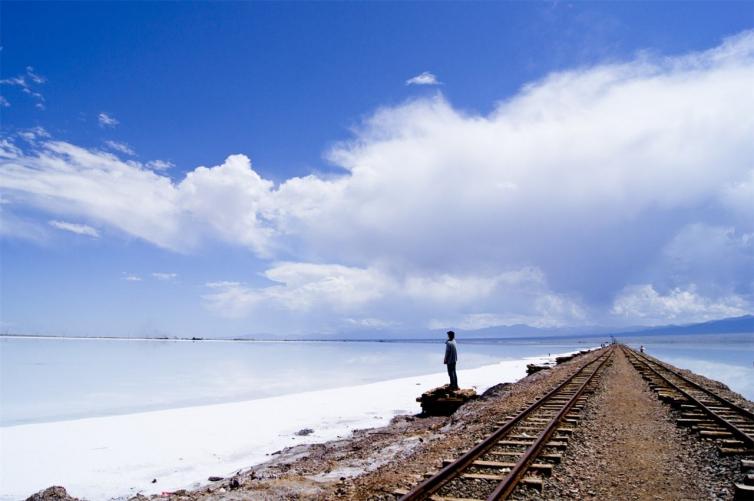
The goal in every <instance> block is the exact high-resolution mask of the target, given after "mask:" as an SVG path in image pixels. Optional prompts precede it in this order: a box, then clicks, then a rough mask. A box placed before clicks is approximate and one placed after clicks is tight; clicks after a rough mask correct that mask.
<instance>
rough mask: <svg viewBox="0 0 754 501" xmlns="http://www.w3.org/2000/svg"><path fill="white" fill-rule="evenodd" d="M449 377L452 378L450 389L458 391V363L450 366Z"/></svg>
mask: <svg viewBox="0 0 754 501" xmlns="http://www.w3.org/2000/svg"><path fill="white" fill-rule="evenodd" d="M448 376H450V387H451V388H455V389H458V376H456V363H455V362H453V363H449V364H448Z"/></svg>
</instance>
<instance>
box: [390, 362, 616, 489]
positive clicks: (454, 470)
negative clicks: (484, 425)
mask: <svg viewBox="0 0 754 501" xmlns="http://www.w3.org/2000/svg"><path fill="white" fill-rule="evenodd" d="M607 353H612V351H608V352H607ZM600 357H605V359H607V355H605V354H602V355H600ZM600 357H598V358H596V359H595V360H592V361H591V362H587V363H585V364H584V365H583V366H581V367H580V368H579V369H578V370H577V371H576V372H574V373H573V374H572V375H571V376H569V377H568V378H566V379H565V380H564V381H563V382H562V383H560V384H559V385H557V386H556V387H555V388H553V389H552V390H550V391H549V392H548V393H547V394H545V395H544V396H543V397H541V398H540V399H538V400H537V401H536V402H534V403H533V404H531V405H530V406H529V407H527V408H526V409H524V410H523V411H521V412H519V413H518V414H517V415H516V416H514V417H513V418H512V419H510V420H509V421H507V422H506V423H505V424H504V425H503V426H501V427H500V428H498V429H497V430H495V432H493V433H492V434H491V435H490V436H488V437H487V438H485V439H484V440H482V441H481V442H480V443H478V444H477V445H475V446H474V447H473V448H472V449H470V450H469V451H467V452H466V453H465V454H463V455H462V456H461V457H460V458H458V459H457V460H455V461H454V462H452V463H450V464H448V465H447V466H445V467H444V468H442V469H441V470H440V471H439V472H437V473H436V474H435V475H433V476H432V477H430V478H428V479H427V480H425V481H424V482H422V483H421V484H419V485H417V486H416V487H414V489H412V490H411V491H410V492H408V493H407V494H405V495H403V496H402V497H401V498H400V501H416V500H420V499H426V498H428V497H429V496H431V495H433V494H434V493H435V492H437V491H438V490H440V489H441V488H442V487H443V486H444V485H445V484H447V483H448V482H450V481H451V480H453V479H454V478H456V477H457V475H458V473H459V472H461V471H463V470H465V469H467V468H468V467H469V466H471V465H472V463H473V462H474V461H476V459H477V458H479V457H481V456H483V455H484V454H485V453H486V452H487V451H489V450H490V449H492V448H493V447H494V446H495V444H496V443H497V442H499V441H500V439H501V438H502V437H504V436H505V435H506V434H507V433H508V432H509V431H511V429H513V428H514V427H515V426H516V425H518V424H519V423H520V422H521V421H522V420H524V419H525V418H527V417H528V416H529V415H530V414H532V413H533V412H534V411H535V410H537V409H538V408H539V407H541V406H542V405H543V404H544V403H546V402H547V401H548V400H549V399H550V398H551V397H552V396H553V395H555V394H556V393H557V392H559V391H561V390H562V389H563V388H564V387H565V386H567V385H568V384H570V383H571V382H572V381H573V380H574V379H575V378H576V377H578V376H579V375H580V374H581V373H582V372H583V371H584V370H585V369H586V368H587V367H589V366H591V365H592V364H595V363H596V362H597V361H598V360H599V359H600ZM595 372H596V370H595Z"/></svg>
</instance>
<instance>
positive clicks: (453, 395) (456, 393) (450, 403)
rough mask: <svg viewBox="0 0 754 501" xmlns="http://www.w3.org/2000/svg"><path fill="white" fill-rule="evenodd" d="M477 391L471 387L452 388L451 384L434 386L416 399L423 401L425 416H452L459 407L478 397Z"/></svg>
mask: <svg viewBox="0 0 754 501" xmlns="http://www.w3.org/2000/svg"><path fill="white" fill-rule="evenodd" d="M476 396H477V395H476V392H475V391H474V390H471V389H461V390H451V389H450V385H447V384H446V385H444V386H440V387H438V388H433V389H431V390H429V391H425V392H424V393H422V396H421V397H419V398H417V399H416V401H417V402H419V403H421V406H422V414H424V415H425V416H450V415H451V414H453V413H454V412H455V411H456V410H458V408H459V407H461V406H462V405H463V404H465V403H466V402H468V401H469V400H471V399H473V398H476Z"/></svg>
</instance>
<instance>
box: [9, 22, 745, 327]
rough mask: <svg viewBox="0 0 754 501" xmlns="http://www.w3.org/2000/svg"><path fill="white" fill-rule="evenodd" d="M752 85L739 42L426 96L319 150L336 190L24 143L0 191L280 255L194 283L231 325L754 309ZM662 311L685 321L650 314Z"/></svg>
mask: <svg viewBox="0 0 754 501" xmlns="http://www.w3.org/2000/svg"><path fill="white" fill-rule="evenodd" d="M752 87H754V32H745V33H742V34H741V35H739V36H737V37H733V38H731V39H728V40H726V41H725V42H724V43H722V44H721V45H720V46H719V47H716V48H713V49H710V50H707V51H703V52H697V53H693V54H687V55H684V56H680V57H671V58H663V57H654V56H646V55H643V56H640V57H638V58H636V59H635V60H631V61H627V62H623V63H611V64H603V65H597V66H594V67H589V68H579V69H576V70H571V71H564V72H559V73H555V74H551V75H549V76H547V77H546V78H544V79H542V80H539V81H536V82H532V83H530V84H528V85H526V86H525V87H524V88H522V89H521V91H520V92H518V93H517V94H515V95H513V96H511V97H509V98H508V99H507V100H505V101H502V102H500V103H498V105H497V106H496V107H495V109H494V110H493V111H492V112H491V113H489V114H484V115H480V114H474V113H469V112H465V111H461V110H458V109H456V108H455V107H454V106H453V105H452V104H451V103H449V102H448V101H447V100H446V99H445V98H444V97H442V95H437V96H435V97H432V98H425V99H418V100H414V101H410V102H407V103H404V104H401V105H398V106H393V107H386V108H381V109H379V110H377V111H376V112H375V113H374V114H373V115H371V116H370V117H369V118H368V119H366V120H365V121H364V123H363V124H362V125H361V126H360V127H359V128H357V129H356V130H355V132H354V136H353V137H352V138H351V139H350V140H348V141H344V142H341V143H338V144H337V145H336V146H335V147H334V148H332V149H331V150H330V151H329V152H328V155H327V156H328V158H329V159H330V160H331V161H332V162H333V163H334V164H336V165H337V166H340V167H342V168H343V169H344V174H342V175H339V176H328V177H323V176H316V175H311V176H306V177H293V178H290V179H287V180H285V181H283V182H282V183H279V184H275V183H273V182H272V181H270V180H268V179H264V178H263V177H262V176H260V175H259V174H258V173H257V172H256V171H255V170H254V169H253V167H252V164H251V161H250V160H249V158H248V157H246V156H244V155H231V156H229V157H228V158H227V159H226V160H225V161H224V162H223V163H221V164H219V165H216V166H212V167H204V166H202V167H197V168H196V169H194V170H192V171H189V172H188V173H187V174H186V175H185V177H183V178H182V179H176V180H173V179H172V178H170V177H168V176H166V175H163V174H162V173H161V172H160V170H159V169H156V168H155V167H154V166H151V167H150V164H148V163H147V164H143V163H139V162H136V161H124V160H121V159H119V158H117V157H116V156H114V155H111V154H108V153H105V152H100V151H96V150H89V149H86V148H81V147H79V146H76V145H73V144H70V143H65V142H61V141H54V140H51V139H38V140H37V141H36V142H35V143H34V145H33V146H32V147H30V148H23V149H21V148H20V147H19V146H18V145H15V144H12V143H9V144H8V145H6V146H5V147H4V149H3V150H2V151H5V152H7V154H5V155H4V157H3V158H2V161H1V166H2V171H1V172H0V189H2V190H3V191H4V193H6V194H7V195H6V196H7V197H9V199H10V200H12V201H13V202H14V204H20V205H24V206H32V207H34V208H36V209H39V210H44V211H49V212H50V213H53V214H61V215H65V216H68V217H82V218H86V219H87V220H88V221H96V222H97V223H98V224H101V225H103V226H109V227H113V228H115V229H117V230H119V231H121V232H123V233H125V234H128V235H132V236H136V237H138V238H141V239H144V240H146V241H149V242H152V243H154V244H156V245H158V246H161V247H164V248H168V249H173V250H178V251H181V252H188V251H191V250H192V249H194V248H195V247H196V246H197V245H200V244H201V243H202V242H205V241H215V240H220V241H223V242H227V243H230V244H234V245H241V246H245V247H248V248H249V249H250V250H251V251H252V252H254V253H255V254H256V255H257V256H259V257H261V258H263V259H271V260H276V259H286V260H287V262H285V263H282V264H281V263H278V264H273V265H271V266H270V267H269V269H268V270H267V271H266V272H265V274H264V277H263V278H264V279H265V280H268V281H270V282H271V285H268V286H263V287H259V286H253V287H252V286H249V285H247V284H244V283H241V282H234V283H224V284H213V285H212V287H210V288H209V289H208V293H207V294H206V295H205V300H206V301H207V304H208V305H209V306H210V307H211V308H212V309H214V310H215V311H218V312H220V313H223V314H227V315H231V316H241V315H247V314H259V315H265V314H270V313H269V311H264V308H262V310H260V309H259V308H260V305H266V306H270V305H272V306H274V308H271V309H270V310H271V311H275V308H278V309H279V310H280V311H282V312H285V311H287V312H296V315H299V314H300V315H302V316H306V315H308V317H307V318H309V319H311V318H314V317H316V316H317V315H319V311H320V310H322V311H328V312H330V314H331V315H335V316H338V318H380V319H388V320H390V321H393V320H395V319H399V320H400V321H401V322H415V323H421V324H426V323H427V322H433V321H436V322H444V323H455V324H456V325H468V326H472V325H476V326H488V325H493V324H496V323H519V322H526V323H534V324H537V325H562V324H568V323H582V322H586V321H590V322H596V321H611V322H626V323H631V322H632V321H633V320H632V316H633V317H635V318H636V319H640V320H641V319H648V318H652V319H657V320H658V321H660V318H661V317H662V314H663V312H664V314H665V317H663V318H666V319H675V318H680V316H683V315H687V316H689V318H702V316H703V315H702V313H701V310H703V309H705V308H707V309H708V310H709V312H710V314H714V315H717V314H720V315H724V314H727V313H729V312H734V311H744V310H748V311H751V310H752V304H754V300H753V299H752V297H753V296H754V283H753V282H754V278H753V277H752V271H751V270H752V268H751V267H750V266H749V264H750V262H751V255H752V254H751V235H752V234H754V221H753V220H752V218H751V211H750V209H751V203H752V202H751V200H752V198H753V197H752V196H751V194H752V193H754V191H753V190H754V142H752V141H751V138H752V137H754V95H752V93H751V92H750V89H751V88H752ZM731 96H736V98H735V99H731ZM134 200H139V201H140V203H138V204H135V203H133V201H134ZM725 256H727V258H726V259H727V260H726V261H725V264H721V261H720V259H721V258H722V257H725ZM728 258H730V259H728ZM322 263H326V264H322ZM733 275H736V276H738V277H740V278H739V279H730V278H726V277H731V276H733ZM635 284H641V285H640V286H636V285H635ZM691 284H693V288H692V285H691ZM627 287H628V288H627ZM631 287H641V288H640V289H635V288H631ZM647 287H649V289H647ZM362 288H363V290H362ZM651 291H654V294H656V297H655V296H653V294H652V292H651ZM674 291H675V292H674ZM684 294H689V295H690V296H688V295H686V296H684ZM393 298H399V299H400V300H394V299H393ZM668 298H670V299H668ZM679 298H680V299H679ZM739 300H740V301H739ZM668 301H670V303H668ZM673 301H685V304H693V305H696V306H694V307H692V306H688V307H683V308H682V307H678V308H677V310H674V309H673V308H671V307H668V306H666V307H664V308H661V307H658V306H656V305H657V304H666V305H667V304H674V303H673ZM651 304H654V305H655V306H652V307H650V306H649V305H651ZM695 308H696V310H695ZM260 311H261V313H259V312H260ZM643 311H650V312H651V313H646V314H645V313H642V312H643ZM674 311H677V312H678V313H674ZM695 311H696V312H697V313H695ZM254 312H257V313H254ZM317 318H319V317H317ZM323 318H324V317H323Z"/></svg>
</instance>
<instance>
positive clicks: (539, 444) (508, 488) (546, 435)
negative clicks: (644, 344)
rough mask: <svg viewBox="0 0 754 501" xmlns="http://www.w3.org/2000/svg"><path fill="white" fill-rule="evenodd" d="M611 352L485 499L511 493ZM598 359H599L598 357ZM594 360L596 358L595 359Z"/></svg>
mask: <svg viewBox="0 0 754 501" xmlns="http://www.w3.org/2000/svg"><path fill="white" fill-rule="evenodd" d="M612 354H613V348H612V347H611V348H609V349H608V352H607V354H606V355H605V356H604V358H603V359H602V361H601V362H600V364H599V365H598V366H597V368H596V369H594V372H592V373H591V374H590V375H589V377H588V378H587V379H586V381H584V382H583V383H582V384H581V386H579V388H578V390H576V392H575V393H574V394H573V396H572V397H571V398H570V399H569V400H568V402H566V404H565V405H564V406H563V408H562V409H561V410H560V412H558V414H557V415H556V416H555V417H554V418H552V420H551V421H550V423H549V424H548V425H547V428H545V429H544V430H543V431H542V433H540V434H539V435H538V436H537V439H536V440H535V441H534V443H533V444H532V445H531V446H530V447H529V448H528V449H527V450H526V452H525V453H524V455H523V456H521V457H520V458H519V460H518V461H517V462H516V466H514V467H513V468H512V469H511V471H510V473H508V475H507V476H506V477H505V479H504V480H503V481H502V482H500V484H498V486H497V487H496V488H495V490H494V491H493V492H492V494H490V495H489V497H488V498H487V501H497V500H499V499H507V498H508V496H510V495H511V493H512V492H513V491H514V489H515V488H516V486H517V485H518V483H519V482H520V481H521V478H522V477H523V476H524V474H525V473H526V470H527V469H528V468H529V465H530V464H531V463H532V462H533V461H534V460H535V459H536V457H537V455H538V454H539V453H540V451H541V450H542V448H544V446H545V444H546V443H547V442H548V441H549V440H550V437H551V436H552V434H553V433H555V430H556V429H557V427H558V426H559V425H560V421H561V420H562V419H563V417H564V416H565V415H566V414H568V412H569V411H570V410H571V408H572V407H573V405H574V404H575V403H576V400H577V399H578V398H579V397H580V396H581V394H582V393H584V390H585V389H586V386H587V385H588V384H589V383H590V382H591V381H592V380H593V379H594V376H595V375H597V373H598V372H599V371H600V369H602V366H604V365H605V363H606V362H607V361H608V360H609V359H610V357H611V356H612ZM598 360H599V359H598ZM595 362H596V360H595Z"/></svg>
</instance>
